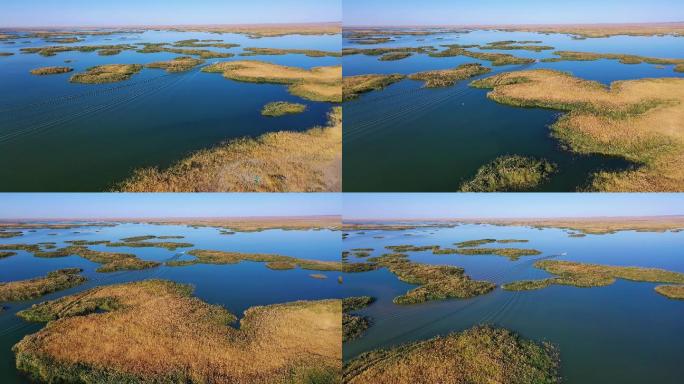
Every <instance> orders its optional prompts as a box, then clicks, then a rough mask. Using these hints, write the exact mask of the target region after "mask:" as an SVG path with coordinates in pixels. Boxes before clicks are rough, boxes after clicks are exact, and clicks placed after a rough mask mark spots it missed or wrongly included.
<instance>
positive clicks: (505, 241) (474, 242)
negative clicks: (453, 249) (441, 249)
mask: <svg viewBox="0 0 684 384" xmlns="http://www.w3.org/2000/svg"><path fill="white" fill-rule="evenodd" d="M528 242H529V240H523V239H501V240H497V239H479V240H467V241H461V242H460V243H454V245H455V246H457V247H459V248H465V247H477V246H480V245H483V244H491V243H499V244H509V243H528Z"/></svg>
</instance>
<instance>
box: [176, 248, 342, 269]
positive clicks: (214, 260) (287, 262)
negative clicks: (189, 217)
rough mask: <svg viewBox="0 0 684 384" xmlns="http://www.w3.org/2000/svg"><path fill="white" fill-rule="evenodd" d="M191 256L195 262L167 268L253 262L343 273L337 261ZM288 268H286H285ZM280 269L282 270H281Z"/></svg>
mask: <svg viewBox="0 0 684 384" xmlns="http://www.w3.org/2000/svg"><path fill="white" fill-rule="evenodd" d="M188 254H189V255H192V256H195V259H194V260H177V261H168V262H167V263H166V265H167V266H170V267H181V266H186V265H195V264H217V265H223V264H237V263H239V262H241V261H253V262H260V263H268V264H270V265H269V268H271V269H292V268H289V267H290V266H292V267H294V266H298V267H299V268H301V269H308V270H314V271H341V270H342V263H341V262H335V261H321V260H309V259H299V258H296V257H291V256H282V255H276V254H268V253H241V252H225V251H210V250H202V249H193V250H192V251H190V252H188ZM286 266H287V267H288V268H285V267H286ZM279 267H280V268H279Z"/></svg>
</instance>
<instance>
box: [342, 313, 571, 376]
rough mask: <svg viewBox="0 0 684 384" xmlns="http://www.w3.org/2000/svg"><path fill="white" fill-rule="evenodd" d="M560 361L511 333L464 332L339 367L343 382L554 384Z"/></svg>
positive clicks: (478, 329)
mask: <svg viewBox="0 0 684 384" xmlns="http://www.w3.org/2000/svg"><path fill="white" fill-rule="evenodd" d="M558 367H559V355H558V351H557V350H556V349H555V348H554V347H553V346H551V345H550V344H547V343H543V344H537V343H535V342H533V341H530V340H525V339H523V338H522V337H520V336H518V335H516V334H514V333H513V332H511V331H509V330H506V329H500V328H492V327H488V326H477V327H474V328H470V329H468V330H465V331H463V332H459V333H451V334H449V335H447V336H443V337H442V336H438V337H435V338H432V339H429V340H425V341H419V342H415V343H409V344H404V345H401V346H399V347H395V348H392V349H378V350H374V351H371V352H367V353H364V354H362V355H360V356H359V357H357V358H355V359H354V360H351V361H349V362H348V363H346V364H345V365H344V373H343V377H344V382H345V383H349V384H362V383H369V384H370V383H397V384H422V383H425V384H431V383H473V384H488V383H511V384H514V383H516V384H528V383H558V382H560V377H559V374H558Z"/></svg>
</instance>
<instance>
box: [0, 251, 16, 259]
mask: <svg viewBox="0 0 684 384" xmlns="http://www.w3.org/2000/svg"><path fill="white" fill-rule="evenodd" d="M16 254H17V253H16V252H8V251H0V259H4V258H5V257H10V256H14V255H16Z"/></svg>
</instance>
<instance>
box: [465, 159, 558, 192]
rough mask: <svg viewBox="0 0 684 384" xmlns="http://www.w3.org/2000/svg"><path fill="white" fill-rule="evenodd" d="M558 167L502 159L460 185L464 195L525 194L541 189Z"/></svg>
mask: <svg viewBox="0 0 684 384" xmlns="http://www.w3.org/2000/svg"><path fill="white" fill-rule="evenodd" d="M557 168H558V167H557V166H556V164H554V163H551V162H549V161H547V160H545V159H536V158H533V157H528V156H520V155H512V156H501V157H498V158H496V159H494V160H493V161H492V162H491V163H488V164H485V165H483V166H482V167H481V168H480V169H478V170H477V173H476V174H475V177H474V178H473V179H472V180H468V181H466V182H464V183H463V184H461V187H460V190H461V192H522V191H532V190H535V189H536V188H539V187H540V186H541V185H542V184H543V183H544V182H546V181H548V180H549V178H550V177H551V175H553V174H554V173H555V172H556V170H557Z"/></svg>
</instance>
